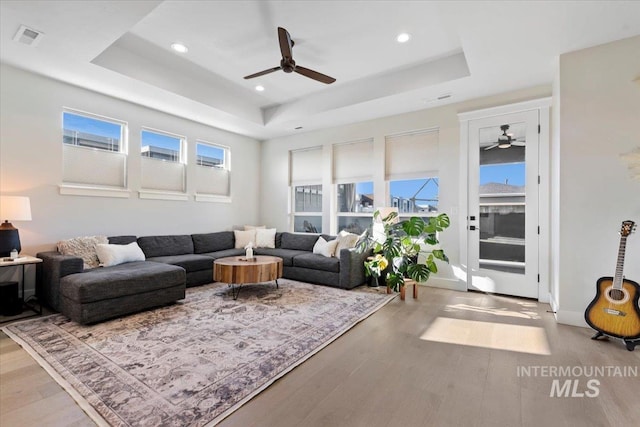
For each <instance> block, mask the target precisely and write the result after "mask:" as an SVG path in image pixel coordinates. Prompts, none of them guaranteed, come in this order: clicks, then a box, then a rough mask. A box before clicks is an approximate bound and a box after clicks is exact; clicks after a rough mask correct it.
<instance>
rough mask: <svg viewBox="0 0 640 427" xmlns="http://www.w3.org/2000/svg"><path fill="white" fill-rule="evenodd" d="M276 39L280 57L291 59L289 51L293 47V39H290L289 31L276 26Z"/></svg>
mask: <svg viewBox="0 0 640 427" xmlns="http://www.w3.org/2000/svg"><path fill="white" fill-rule="evenodd" d="M278 40H279V41H280V53H282V58H283V59H292V58H293V53H291V48H292V47H293V41H291V36H290V35H289V31H287V30H285V29H284V28H282V27H278Z"/></svg>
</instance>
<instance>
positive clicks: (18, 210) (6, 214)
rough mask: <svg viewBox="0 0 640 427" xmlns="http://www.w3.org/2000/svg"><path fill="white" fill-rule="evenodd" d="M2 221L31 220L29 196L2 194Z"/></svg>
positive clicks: (0, 204) (0, 211)
mask: <svg viewBox="0 0 640 427" xmlns="http://www.w3.org/2000/svg"><path fill="white" fill-rule="evenodd" d="M0 221H31V202H30V201H29V198H28V197H22V196H0Z"/></svg>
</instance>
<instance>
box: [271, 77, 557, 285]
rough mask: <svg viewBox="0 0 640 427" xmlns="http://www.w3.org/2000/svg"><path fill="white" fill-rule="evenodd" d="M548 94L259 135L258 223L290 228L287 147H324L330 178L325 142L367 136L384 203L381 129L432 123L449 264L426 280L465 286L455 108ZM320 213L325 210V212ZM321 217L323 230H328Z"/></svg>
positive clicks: (378, 199) (547, 90) (537, 90)
mask: <svg viewBox="0 0 640 427" xmlns="http://www.w3.org/2000/svg"><path fill="white" fill-rule="evenodd" d="M550 95H551V86H550V85H549V86H539V87H533V88H530V89H526V90H521V91H517V92H512V93H508V94H500V95H496V96H492V97H487V98H481V99H476V100H472V101H466V102H462V103H458V104H450V105H446V106H443V107H438V108H432V109H428V110H421V111H416V112H412V113H407V114H402V115H397V116H391V117H385V118H382V119H376V120H370V121H366V122H361V123H356V124H352V125H347V126H340V127H335V128H329V129H323V130H318V131H313V132H307V133H300V134H298V135H294V136H288V137H283V138H277V139H272V140H268V141H265V142H264V143H263V147H262V174H261V185H262V190H261V204H260V205H261V206H262V207H263V209H261V211H260V213H261V217H260V223H265V224H266V225H268V226H271V227H276V228H278V229H279V230H285V229H286V230H288V229H290V224H289V220H290V217H289V187H288V168H289V166H288V159H289V156H288V152H289V150H292V149H299V148H305V147H313V146H319V145H322V146H323V147H324V148H325V156H324V160H325V161H324V162H323V165H324V168H325V174H324V181H323V184H324V185H325V188H327V187H326V186H328V185H331V181H330V179H331V178H330V174H331V171H330V158H329V157H328V153H329V151H330V145H331V144H334V143H339V142H347V141H355V140H362V139H367V138H373V140H374V156H373V158H374V160H373V161H374V163H375V164H374V192H375V195H374V199H375V204H376V206H385V205H388V202H387V201H386V200H384V196H385V181H384V141H385V136H386V135H393V134H398V133H402V132H406V131H411V130H419V129H428V128H434V127H438V128H439V129H440V154H439V157H440V160H441V165H440V172H439V177H440V192H439V194H440V200H439V207H440V211H441V212H445V213H447V214H448V215H449V216H450V218H451V227H450V228H448V229H447V230H446V231H445V232H443V233H442V234H441V242H442V246H443V248H444V249H445V252H446V253H447V255H448V256H449V258H450V261H451V262H450V265H449V266H448V267H446V268H445V269H443V270H442V271H441V272H440V273H439V274H438V276H437V277H433V278H432V279H430V280H429V284H430V285H435V286H443V287H448V288H452V289H466V284H465V283H462V282H459V281H458V280H457V279H456V278H455V276H454V273H453V271H452V268H451V267H452V266H459V263H460V250H461V249H460V243H459V241H460V239H459V232H460V226H461V224H464V223H466V220H465V216H466V212H461V211H460V209H459V206H458V205H459V197H460V188H461V183H460V179H459V175H460V127H459V121H458V116H457V115H458V113H461V112H466V111H471V110H476V109H480V108H488V107H493V106H499V105H504V104H509V103H514V102H519V101H525V100H529V99H536V98H542V97H547V96H550ZM329 193H330V192H328V191H324V194H325V199H324V200H323V207H324V210H325V211H328V206H329V201H330V199H329ZM325 217H326V215H325ZM328 225H329V223H328V221H327V220H326V218H325V222H324V224H323V230H324V231H325V232H329V231H330V230H329V229H328Z"/></svg>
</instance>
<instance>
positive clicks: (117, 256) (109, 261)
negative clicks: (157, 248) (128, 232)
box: [96, 242, 145, 267]
mask: <svg viewBox="0 0 640 427" xmlns="http://www.w3.org/2000/svg"><path fill="white" fill-rule="evenodd" d="M96 251H97V252H98V258H99V259H100V265H101V266H102V267H110V266H112V265H118V264H124V263H125V262H133V261H144V260H145V257H144V252H142V249H140V246H138V243H136V242H132V243H129V244H128V245H105V244H99V245H97V246H96Z"/></svg>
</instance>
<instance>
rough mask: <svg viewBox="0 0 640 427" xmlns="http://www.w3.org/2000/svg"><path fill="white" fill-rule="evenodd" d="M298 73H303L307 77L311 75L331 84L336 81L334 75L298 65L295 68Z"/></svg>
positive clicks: (312, 77)
mask: <svg viewBox="0 0 640 427" xmlns="http://www.w3.org/2000/svg"><path fill="white" fill-rule="evenodd" d="M293 71H295V72H296V73H298V74H302V75H303V76H305V77H309V78H311V79H313V80H317V81H319V82H322V83H326V84H331V83H333V82H335V81H336V79H334V78H333V77H329V76H327V75H325V74H322V73H319V72H317V71H313V70H310V69H308V68H304V67H301V66H299V65H296V68H294V69H293Z"/></svg>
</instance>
